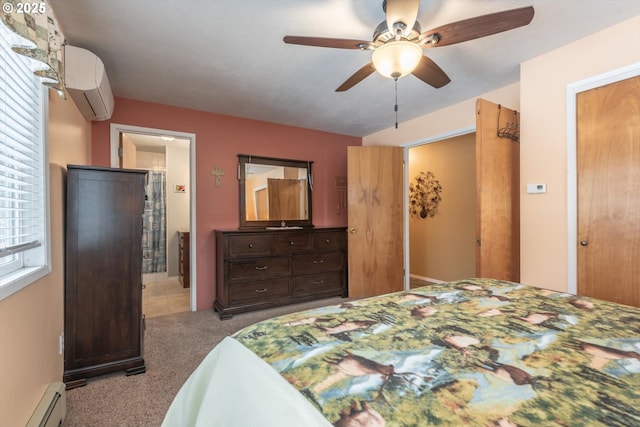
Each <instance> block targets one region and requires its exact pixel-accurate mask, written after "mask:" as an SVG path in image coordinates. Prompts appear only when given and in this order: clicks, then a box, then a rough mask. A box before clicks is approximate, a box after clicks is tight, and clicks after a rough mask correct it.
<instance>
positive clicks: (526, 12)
mask: <svg viewBox="0 0 640 427" xmlns="http://www.w3.org/2000/svg"><path fill="white" fill-rule="evenodd" d="M533 14H534V11H533V7H532V6H528V7H523V8H520V9H512V10H505V11H503V12H496V13H490V14H488V15H482V16H476V17H475V18H469V19H463V20H462V21H457V22H452V23H450V24H446V25H443V26H441V27H438V28H434V29H432V30H429V31H426V32H424V33H422V35H421V38H424V37H425V36H429V35H432V34H437V36H438V42H437V43H435V44H433V45H426V46H425V47H439V46H447V45H450V44H455V43H461V42H466V41H468V40H474V39H479V38H481V37H486V36H490V35H492V34H498V33H501V32H503V31H508V30H512V29H514V28H518V27H522V26H525V25H528V24H529V23H530V22H531V20H532V19H533Z"/></svg>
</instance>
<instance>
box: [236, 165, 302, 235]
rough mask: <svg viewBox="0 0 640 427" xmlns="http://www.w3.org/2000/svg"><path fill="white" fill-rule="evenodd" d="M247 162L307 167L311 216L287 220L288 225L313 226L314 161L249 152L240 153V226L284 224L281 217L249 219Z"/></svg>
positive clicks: (274, 225)
mask: <svg viewBox="0 0 640 427" xmlns="http://www.w3.org/2000/svg"><path fill="white" fill-rule="evenodd" d="M247 164H260V165H269V166H285V167H294V168H301V169H306V170H307V211H308V212H309V217H308V218H307V219H299V220H287V221H286V225H287V226H288V227H304V228H310V227H313V220H312V213H313V210H312V204H311V199H312V197H311V192H312V187H311V186H312V180H313V175H312V164H313V162H312V161H310V160H290V159H279V158H276V157H261V156H252V155H249V154H238V183H239V187H240V199H239V207H240V228H241V229H246V228H250V229H256V228H267V227H280V226H281V225H282V220H280V219H273V220H271V219H269V220H257V221H247V206H246V187H245V179H246V177H245V171H246V165H247Z"/></svg>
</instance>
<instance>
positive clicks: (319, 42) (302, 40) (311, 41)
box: [283, 36, 373, 50]
mask: <svg viewBox="0 0 640 427" xmlns="http://www.w3.org/2000/svg"><path fill="white" fill-rule="evenodd" d="M283 40H284V42H285V43H289V44H301V45H305V46H318V47H333V48H338V49H361V50H365V49H369V48H373V44H372V43H371V42H368V41H365V40H351V39H332V38H328V37H304V36H284V39H283Z"/></svg>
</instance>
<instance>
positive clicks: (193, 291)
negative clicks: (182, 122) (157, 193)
mask: <svg viewBox="0 0 640 427" xmlns="http://www.w3.org/2000/svg"><path fill="white" fill-rule="evenodd" d="M120 133H140V134H145V135H152V136H173V137H174V138H180V139H188V140H189V188H190V190H189V235H190V236H193V237H192V238H190V239H189V253H191V254H193V255H192V256H190V257H189V271H191V272H192V274H190V275H189V309H190V310H191V311H196V309H197V306H198V305H197V294H198V293H197V288H198V284H197V280H196V277H197V270H196V258H197V257H196V256H195V254H196V240H197V239H196V238H195V237H196V234H195V230H196V229H197V228H196V134H195V133H186V132H177V131H173V130H165V129H157V128H146V127H141V126H130V125H123V124H119V123H111V125H110V138H109V139H110V152H111V160H110V161H111V166H112V167H118V166H119V161H118V146H119V135H120Z"/></svg>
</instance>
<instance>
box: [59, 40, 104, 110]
mask: <svg viewBox="0 0 640 427" xmlns="http://www.w3.org/2000/svg"><path fill="white" fill-rule="evenodd" d="M64 56H65V62H64V65H65V74H64V78H65V84H66V86H67V92H68V93H69V94H70V95H71V98H72V99H73V101H74V102H75V103H76V105H77V106H78V109H79V110H80V112H81V113H82V115H83V116H84V117H85V118H86V119H87V120H108V119H110V118H111V114H113V93H112V92H111V86H109V79H107V72H106V71H105V69H104V64H103V63H102V61H101V60H100V58H98V57H97V56H96V55H95V54H93V53H92V52H90V51H88V50H86V49H82V48H79V47H75V46H69V45H67V46H65V50H64Z"/></svg>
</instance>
